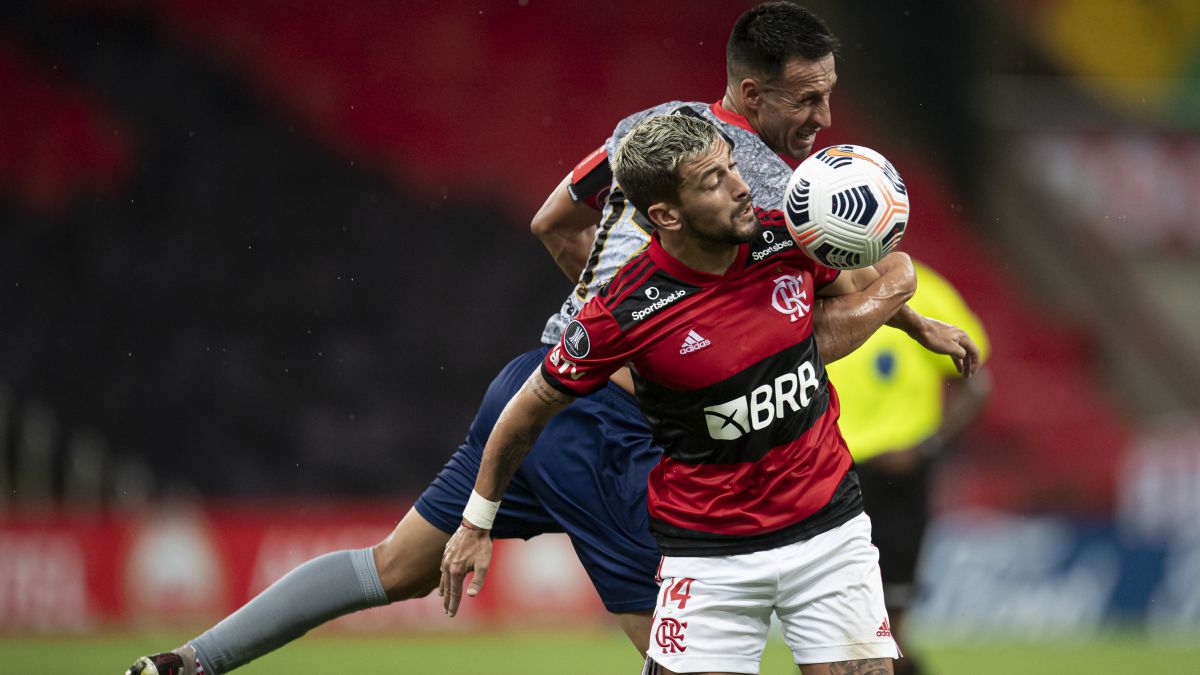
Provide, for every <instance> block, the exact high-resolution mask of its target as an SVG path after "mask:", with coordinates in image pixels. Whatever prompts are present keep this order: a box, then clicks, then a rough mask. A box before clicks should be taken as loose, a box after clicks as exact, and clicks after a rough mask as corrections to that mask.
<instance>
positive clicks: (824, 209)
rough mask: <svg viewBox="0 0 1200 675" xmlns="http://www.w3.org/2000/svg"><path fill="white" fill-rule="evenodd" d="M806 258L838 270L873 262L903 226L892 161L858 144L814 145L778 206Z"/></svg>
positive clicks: (904, 212)
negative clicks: (781, 204) (820, 146)
mask: <svg viewBox="0 0 1200 675" xmlns="http://www.w3.org/2000/svg"><path fill="white" fill-rule="evenodd" d="M783 214H784V219H785V220H786V221H787V226H788V231H789V232H791V234H792V238H793V239H795V240H796V243H797V244H798V245H799V246H800V249H801V250H803V251H804V252H805V253H807V254H808V256H809V257H810V258H812V259H813V260H816V261H817V262H819V263H821V264H822V265H825V266H827V267H833V268H835V269H840V270H849V269H857V268H859V267H866V266H867V265H873V264H874V263H876V262H877V261H878V260H879V259H880V258H882V257H884V256H885V255H887V254H888V253H891V252H892V251H893V250H895V248H896V246H897V244H899V243H900V239H901V237H903V236H904V228H905V227H907V226H908V214H909V205H908V190H907V188H905V186H904V181H903V180H901V178H900V173H899V172H898V171H896V167H894V166H892V163H891V162H889V161H888V160H887V159H886V158H885V157H884V156H883V155H881V154H879V153H878V152H875V151H874V150H872V149H870V148H865V147H863V146H861V145H832V146H830V147H828V148H825V149H823V150H819V151H817V152H816V153H814V154H813V155H811V156H809V158H808V159H806V160H804V161H803V162H801V164H800V166H798V167H796V170H795V171H794V172H792V178H791V180H789V181H788V186H787V192H786V196H785V199H784V208H783Z"/></svg>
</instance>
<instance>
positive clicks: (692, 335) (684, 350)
mask: <svg viewBox="0 0 1200 675" xmlns="http://www.w3.org/2000/svg"><path fill="white" fill-rule="evenodd" d="M711 344H712V340H709V339H708V338H705V337H702V336H701V335H700V334H699V333H697V332H696V331H694V330H689V331H688V334H687V337H685V338H684V339H683V344H681V345H679V353H680V354H691V353H692V352H698V351H700V350H701V349H704V348H705V347H707V346H709V345H711Z"/></svg>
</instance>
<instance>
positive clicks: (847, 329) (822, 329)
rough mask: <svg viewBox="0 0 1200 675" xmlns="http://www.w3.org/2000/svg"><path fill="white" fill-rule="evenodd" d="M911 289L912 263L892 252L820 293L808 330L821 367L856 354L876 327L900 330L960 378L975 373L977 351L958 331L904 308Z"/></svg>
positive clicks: (848, 272) (914, 283)
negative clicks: (943, 358) (950, 364)
mask: <svg viewBox="0 0 1200 675" xmlns="http://www.w3.org/2000/svg"><path fill="white" fill-rule="evenodd" d="M916 290H917V276H916V271H915V270H914V269H913V265H912V260H911V259H910V258H909V257H908V255H906V254H904V253H892V254H889V255H888V256H886V257H884V258H883V259H882V260H880V261H879V262H877V263H875V265H874V267H864V268H862V269H857V270H846V271H844V272H842V273H841V274H839V275H838V278H837V279H836V280H835V281H834V282H833V283H831V284H829V285H828V286H826V287H824V288H822V289H821V291H820V296H821V297H819V298H818V303H817V310H818V311H817V313H816V314H815V315H814V324H813V329H814V331H816V333H817V345H818V348H819V349H820V350H821V356H822V358H824V359H825V362H826V363H832V362H833V361H836V360H838V359H840V358H842V357H844V356H846V355H847V354H849V353H850V352H852V351H854V350H855V349H858V348H859V347H861V346H862V344H863V343H864V342H866V341H867V338H869V337H870V336H871V335H872V334H873V333H874V332H875V331H876V330H878V329H879V327H880V326H882V325H884V324H886V325H888V326H891V327H893V328H897V329H899V330H902V331H904V332H905V333H907V334H908V335H909V337H911V338H912V339H914V340H916V341H917V343H918V344H920V345H921V346H922V347H924V348H926V349H928V350H929V351H931V352H934V353H937V354H946V355H948V356H949V357H950V358H951V359H953V361H954V365H955V367H956V368H958V372H959V373H961V374H962V376H963V377H970V376H972V375H974V374H975V371H976V370H978V369H979V364H980V361H981V358H980V351H979V347H977V346H976V345H975V342H974V341H973V340H971V336H969V335H967V333H966V332H965V331H963V330H962V329H960V328H958V327H956V326H952V325H950V324H948V323H945V322H944V321H938V320H936V319H930V318H928V317H924V316H921V315H920V314H918V313H917V312H916V311H914V310H913V309H912V308H911V307H909V306H908V305H906V304H904V303H906V302H908V299H909V298H911V297H912V295H913V293H915V292H916Z"/></svg>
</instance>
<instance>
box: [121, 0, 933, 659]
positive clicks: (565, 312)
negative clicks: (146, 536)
mask: <svg viewBox="0 0 1200 675" xmlns="http://www.w3.org/2000/svg"><path fill="white" fill-rule="evenodd" d="M836 45H837V40H836V39H835V38H834V36H833V35H832V33H831V32H830V30H829V28H828V27H827V26H826V25H825V24H824V23H823V22H822V21H821V20H820V19H819V18H818V17H816V16H815V15H813V14H812V13H811V12H808V11H807V10H805V9H803V8H801V7H800V6H798V5H795V4H792V3H790V2H768V3H764V4H762V5H759V6H756V7H754V8H751V9H750V10H748V11H746V12H745V13H743V15H742V16H741V17H740V18H739V19H738V21H737V23H736V25H735V26H734V28H733V31H732V33H731V35H730V39H729V43H728V47H727V58H728V76H729V79H728V86H727V90H726V92H725V95H724V97H723V98H722V100H721V101H718V102H715V103H698V102H692V103H686V102H684V103H680V102H674V103H666V104H663V105H661V106H656V107H655V108H651V109H649V110H646V111H642V112H639V113H635V114H634V115H631V116H629V117H628V118H626V119H624V120H621V121H620V122H619V123H618V124H617V126H616V128H615V129H614V131H613V134H612V137H611V138H610V139H609V140H608V141H607V142H606V143H605V148H604V150H603V151H600V152H598V153H596V154H595V156H593V157H592V158H591V161H590V162H584V163H582V164H581V165H580V167H578V169H577V171H575V172H573V174H572V176H569V177H568V179H567V180H566V181H564V182H563V183H562V184H561V185H559V186H558V188H557V189H556V190H555V191H554V192H553V194H552V195H551V197H550V198H549V199H548V200H547V202H546V205H545V206H544V207H543V209H542V210H541V211H540V212H539V213H538V215H537V216H536V217H535V219H534V223H533V230H534V232H535V234H537V235H538V236H539V237H540V238H541V239H542V241H543V242H544V243H545V244H546V246H547V248H548V249H549V250H550V251H551V254H552V255H553V256H554V257H555V260H556V261H557V262H558V263H559V266H560V267H562V269H563V270H564V271H565V272H566V273H567V274H568V276H569V277H570V278H571V279H572V280H578V281H579V284H578V286H577V288H576V290H575V291H574V292H572V293H571V295H570V296H569V297H568V298H567V300H566V302H565V303H564V304H563V307H562V309H561V310H560V311H559V312H558V313H556V314H555V315H554V317H552V318H551V320H550V321H549V322H548V323H547V326H546V330H545V331H544V332H543V334H542V339H541V345H539V346H538V347H537V348H535V349H531V350H529V351H527V352H525V353H523V354H520V355H517V356H516V357H515V358H513V359H512V360H511V361H510V362H509V364H508V365H507V366H505V367H504V368H503V369H502V370H501V371H500V372H499V373H498V374H497V375H496V377H495V378H494V379H493V381H492V383H491V385H490V386H489V387H488V390H487V392H486V393H485V395H484V396H483V400H482V402H481V404H480V407H479V412H478V414H477V416H476V418H475V420H474V421H473V422H472V424H471V427H470V429H469V431H468V434H467V437H466V440H465V441H464V442H463V443H462V445H461V446H460V447H459V448H458V449H457V450H456V451H455V452H454V453H453V455H452V456H451V457H450V459H449V460H448V461H447V463H446V465H445V467H444V468H443V469H442V471H441V472H440V473H439V474H438V476H437V477H436V478H435V479H434V480H433V481H432V482H431V483H430V485H429V487H428V488H427V489H426V490H425V492H424V493H422V495H421V496H420V498H419V499H418V500H417V503H416V504H415V505H414V506H413V508H412V509H411V510H410V511H409V512H408V513H407V514H405V515H404V516H403V518H401V520H400V522H399V524H398V525H397V526H396V528H395V529H394V530H393V531H392V532H391V533H390V534H389V535H388V536H386V537H385V538H383V539H382V540H381V541H380V542H379V543H378V544H377V545H375V546H373V547H370V548H365V549H357V550H345V551H334V552H331V553H329V554H326V555H323V556H319V557H317V558H314V559H313V560H310V561H308V562H305V563H304V564H302V565H300V566H298V567H297V568H296V569H294V570H292V572H290V573H289V574H288V575H286V576H284V577H283V578H281V579H279V580H278V581H276V582H275V583H274V584H272V585H271V586H270V587H269V588H267V589H266V590H264V591H263V592H262V593H261V594H260V595H259V596H257V597H256V598H254V599H253V600H252V601H251V602H250V603H248V604H247V605H246V606H245V607H243V608H242V609H240V610H238V611H237V612H235V613H234V614H232V615H230V616H229V617H226V618H225V619H224V620H223V621H221V622H220V623H218V624H217V625H215V626H213V627H211V628H209V629H208V630H206V631H205V632H204V633H202V634H201V635H199V636H197V637H196V638H194V639H192V640H190V641H188V643H187V644H185V645H183V646H181V647H180V648H178V649H176V650H174V651H172V652H163V653H159V654H153V655H151V656H147V657H143V658H141V659H138V660H137V662H136V663H135V664H134V666H132V667H131V668H129V670H128V671H127V672H128V673H130V674H131V675H195V674H196V673H200V672H203V673H207V675H220V674H222V673H225V672H229V671H231V670H233V669H235V668H238V667H240V666H241V665H243V664H245V663H248V662H249V661H251V660H252V659H254V658H257V657H259V656H261V655H262V654H265V653H267V652H269V651H272V650H274V649H277V648H279V647H280V646H282V645H284V644H286V643H287V642H289V641H290V640H293V639H295V638H297V637H298V636H300V635H303V634H305V633H306V632H307V631H309V630H311V629H313V628H315V627H316V626H318V625H320V624H322V623H324V622H326V621H328V620H331V619H332V618H334V617H337V616H341V615H343V614H347V613H350V612H354V611H359V610H362V609H365V608H367V607H372V606H376V605H382V604H386V603H389V602H399V601H403V600H406V599H410V598H419V597H422V596H424V595H426V594H427V593H429V592H430V591H431V590H432V589H433V588H434V587H435V586H436V585H437V583H438V577H439V574H438V565H439V561H440V560H441V559H442V554H443V549H444V546H445V544H446V542H447V540H448V539H449V538H450V536H451V535H452V534H453V533H454V532H455V528H457V527H458V526H459V523H460V522H461V520H462V513H463V507H464V504H467V503H468V500H469V495H470V494H471V487H472V485H473V484H474V482H475V477H476V473H477V469H478V466H479V461H480V458H481V456H482V452H483V447H484V443H485V441H486V440H487V438H488V435H489V433H490V432H491V429H492V427H493V424H494V423H495V421H496V419H497V417H498V416H499V415H500V412H501V410H502V409H503V408H504V406H505V404H506V403H507V402H508V401H509V399H510V398H511V397H512V396H513V395H514V394H515V393H516V392H517V391H519V390H520V389H521V387H522V383H524V382H525V380H526V378H527V376H528V374H529V372H530V371H531V370H533V368H534V367H535V366H536V365H537V364H538V363H540V362H542V360H543V359H544V357H545V355H546V354H547V353H548V352H549V351H550V350H551V349H552V347H553V346H554V345H555V344H557V343H558V342H559V339H560V336H561V334H562V332H563V328H564V327H565V326H567V325H568V324H569V323H570V321H571V320H572V319H573V318H574V316H575V314H576V313H577V312H578V310H579V308H580V307H581V306H582V305H583V304H584V302H586V301H587V299H588V298H590V297H591V296H593V295H594V294H595V293H596V291H597V290H598V289H599V288H600V287H601V286H602V285H603V284H604V283H605V282H607V281H608V280H609V279H610V278H611V277H612V275H613V274H614V273H615V272H616V270H617V269H618V268H619V267H620V266H621V265H623V264H624V263H625V262H626V261H627V260H629V259H630V258H631V257H633V256H636V255H638V254H639V253H640V252H641V251H642V250H643V249H644V248H645V247H646V245H647V242H648V240H649V236H650V234H649V233H650V231H651V230H652V229H653V227H654V226H653V224H652V223H651V221H650V220H649V219H648V218H647V217H646V216H645V215H643V214H642V213H641V212H640V211H639V210H638V209H637V208H634V206H633V205H632V204H630V203H629V202H628V201H627V200H626V199H625V196H624V194H623V193H621V192H620V190H619V189H615V188H616V187H617V186H616V185H615V183H614V182H613V181H612V173H611V170H610V167H609V162H608V156H609V154H610V153H611V152H614V151H615V149H616V146H617V143H618V142H619V141H620V140H621V139H622V138H623V137H624V135H625V134H626V133H627V132H628V131H629V129H630V128H632V127H633V126H634V124H635V123H636V122H637V121H638V120H640V119H642V118H645V117H648V116H653V115H656V114H660V113H666V112H674V111H678V112H680V113H681V114H694V115H698V116H700V117H703V118H704V119H707V120H710V121H712V122H713V123H714V124H717V125H718V126H719V128H720V129H721V131H722V133H723V134H724V135H725V136H726V137H728V138H729V140H730V141H731V142H732V143H733V144H734V157H735V159H736V160H737V162H738V163H739V166H740V168H741V171H742V177H743V178H744V179H745V181H746V183H748V184H749V186H750V190H751V193H752V194H753V197H754V199H755V202H756V203H757V204H762V205H773V204H778V203H781V202H782V194H783V190H784V186H785V185H786V183H787V179H788V176H789V175H790V173H791V168H790V166H789V162H791V163H792V164H794V163H795V162H796V161H798V160H800V159H803V157H804V156H806V155H807V154H808V153H809V152H810V151H811V148H812V143H813V139H814V138H815V136H816V134H817V133H818V132H819V131H820V130H821V129H823V128H825V127H827V126H829V124H830V123H831V117H830V110H829V105H830V96H831V94H832V91H833V87H834V85H835V83H836V79H837V78H836V72H835V69H834V57H833V52H834V51H835V48H836ZM589 203H591V204H592V205H594V206H598V207H600V208H602V209H603V210H602V211H601V213H600V214H599V216H598V215H597V213H596V211H595V210H594V209H593V208H591V207H590V206H589V205H588V204H589ZM778 232H779V231H778V230H776V231H772V232H769V233H768V234H770V236H775V234H776V233H778ZM789 242H790V240H788V239H786V238H785V237H779V238H778V239H776V240H775V241H774V243H773V244H771V245H772V246H784V245H786V244H788V243H789ZM759 252H760V253H761V251H759ZM877 271H879V272H880V273H881V274H882V276H881V277H880V278H879V279H877V280H876V281H875V282H873V283H872V284H871V286H870V287H868V288H867V289H865V290H863V291H862V292H861V293H856V294H854V295H853V296H849V295H843V296H839V297H838V298H836V299H831V298H822V299H817V300H816V303H817V304H815V305H813V307H812V311H813V315H814V319H813V320H814V322H815V323H816V325H817V335H816V340H817V341H818V342H819V343H820V346H821V347H820V348H821V352H822V355H823V356H824V357H825V358H828V359H833V358H836V357H838V356H839V355H841V354H845V353H847V352H848V351H850V350H851V349H853V347H854V346H856V345H858V344H861V343H862V342H863V341H864V340H865V339H866V337H867V336H868V335H869V334H870V332H871V331H872V330H874V328H876V327H878V326H879V324H880V323H881V322H882V321H883V320H884V319H885V318H886V316H890V315H891V313H892V312H894V311H896V308H897V307H899V306H900V305H901V304H902V303H903V299H904V297H906V296H904V295H903V293H904V291H905V288H906V286H905V284H906V283H908V282H911V281H912V279H913V274H912V270H911V267H910V266H908V265H907V263H906V262H905V261H904V260H903V259H901V258H899V257H898V258H897V259H895V260H885V261H884V262H883V263H881V264H880V265H879V266H877ZM788 284H789V287H790V282H788ZM643 292H644V291H643ZM806 292H807V291H806ZM908 292H911V290H909V291H908ZM787 293H790V291H787ZM788 297H790V296H781V299H780V301H781V302H791V300H788V299H787V298H788ZM867 305H870V308H868V307H867ZM688 337H689V341H688V343H687V347H686V349H687V350H690V352H689V353H691V354H692V355H694V356H703V355H704V354H705V352H706V351H707V350H708V349H710V348H711V347H709V346H706V345H705V340H706V339H710V338H709V336H708V335H705V334H703V333H702V332H701V333H699V334H698V336H695V337H693V336H690V335H689V336H688ZM680 349H684V347H680ZM622 372H624V375H622V374H621V373H618V374H615V375H614V376H613V378H612V383H611V384H610V385H608V386H606V387H604V388H603V389H600V390H598V391H595V392H594V393H591V394H589V395H587V396H580V397H578V398H576V399H575V401H574V402H573V403H572V404H571V405H570V406H568V407H566V408H565V410H564V411H563V412H562V413H560V414H558V415H557V416H556V417H555V418H554V420H553V421H552V422H551V423H550V424H549V425H547V427H546V428H545V430H544V431H543V433H542V434H541V436H540V437H539V440H538V441H537V442H536V443H535V444H534V446H533V448H532V450H530V452H529V454H528V455H527V456H526V459H525V462H524V463H523V464H522V466H521V468H520V470H519V471H518V472H517V474H516V476H515V477H514V478H513V480H512V481H511V482H509V483H507V490H506V491H505V492H504V507H503V508H501V509H500V510H499V512H498V514H497V515H496V519H495V523H494V526H493V528H492V529H491V535H492V536H494V537H497V538H523V539H527V538H530V537H533V536H536V535H539V534H542V533H546V532H566V534H567V535H568V536H569V537H570V538H571V542H572V545H573V546H574V548H575V551H576V553H577V554H578V556H579V559H580V562H581V564H582V566H583V568H584V569H585V570H586V571H587V573H588V576H589V577H590V579H591V581H592V584H593V586H594V587H595V588H596V591H597V593H598V595H599V596H600V598H601V600H602V601H603V603H604V605H605V607H606V608H607V609H608V610H609V611H610V612H611V613H612V616H613V617H614V619H615V621H616V622H617V623H618V624H619V625H620V626H621V627H622V629H623V630H624V631H625V633H626V634H627V635H628V636H629V637H630V639H631V640H632V642H633V643H634V644H635V645H637V647H638V649H639V651H645V649H646V647H647V639H648V636H649V633H650V630H649V629H650V625H651V613H652V608H653V607H654V605H655V599H656V591H657V586H656V584H655V583H654V579H653V577H654V570H655V565H656V563H657V562H658V555H657V550H656V543H655V541H654V539H653V537H651V536H650V533H649V531H648V523H647V508H646V490H647V482H646V477H647V475H648V474H649V473H650V471H651V468H652V467H653V466H655V465H656V464H657V462H658V460H659V457H660V456H661V453H662V450H661V448H660V447H659V445H658V444H657V443H656V442H655V441H654V439H653V438H652V437H651V431H650V429H649V427H648V426H647V424H646V420H645V418H644V417H643V416H642V414H641V413H640V412H639V410H638V408H637V405H636V402H635V401H634V398H633V396H632V393H631V392H632V391H633V385H632V381H631V379H630V377H629V375H628V372H627V371H622ZM783 393H786V391H784V392H783ZM493 496H494V497H498V495H493ZM656 527H657V526H656ZM479 578H480V579H482V575H480V576H479ZM455 606H457V603H455Z"/></svg>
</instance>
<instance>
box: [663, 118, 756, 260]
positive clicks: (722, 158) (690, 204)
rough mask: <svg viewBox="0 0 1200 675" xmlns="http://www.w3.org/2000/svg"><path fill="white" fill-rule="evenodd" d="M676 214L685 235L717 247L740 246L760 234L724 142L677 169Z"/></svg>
mask: <svg viewBox="0 0 1200 675" xmlns="http://www.w3.org/2000/svg"><path fill="white" fill-rule="evenodd" d="M679 174H680V177H681V178H682V181H681V184H680V186H679V210H680V215H681V220H682V221H683V223H684V224H685V225H686V226H687V233H688V234H689V235H690V236H692V237H694V238H696V239H700V240H703V241H707V242H712V243H717V244H742V243H745V242H747V241H750V240H751V239H753V238H754V237H757V236H758V235H759V234H760V233H761V232H762V224H761V223H760V222H759V221H758V216H757V215H756V214H755V213H754V205H753V204H752V203H751V201H750V187H749V186H748V185H746V181H744V180H742V175H741V174H740V173H738V168H737V162H735V161H733V151H732V148H730V147H729V144H728V143H726V142H725V141H719V142H717V143H716V144H715V145H714V146H713V147H712V148H711V149H710V150H709V151H708V152H707V153H705V154H703V155H701V156H699V157H697V158H696V159H693V160H692V161H690V162H684V163H682V164H680V165H679Z"/></svg>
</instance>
